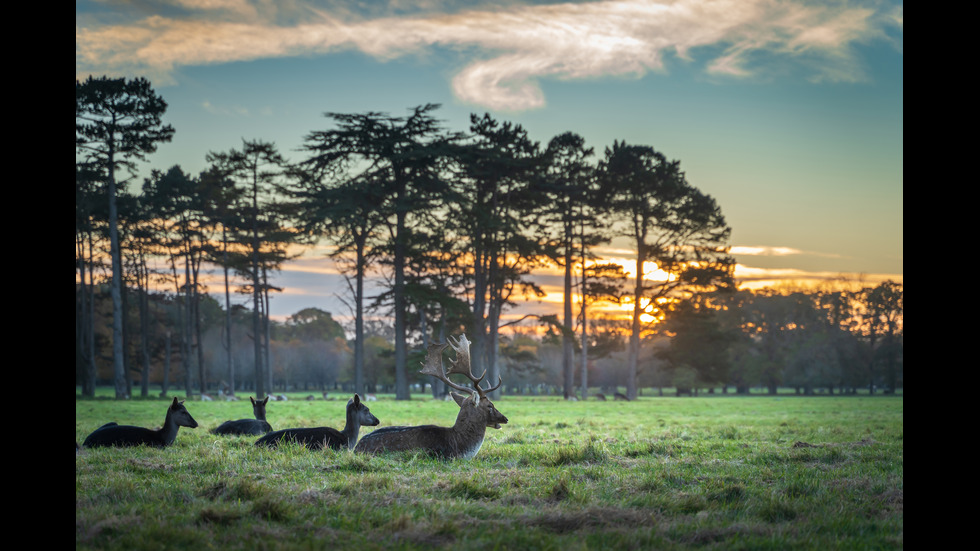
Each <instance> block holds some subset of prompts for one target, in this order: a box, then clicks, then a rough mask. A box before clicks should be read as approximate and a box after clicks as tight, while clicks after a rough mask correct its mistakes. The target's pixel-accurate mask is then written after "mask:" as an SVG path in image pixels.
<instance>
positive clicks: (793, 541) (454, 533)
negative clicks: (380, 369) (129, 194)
mask: <svg viewBox="0 0 980 551" xmlns="http://www.w3.org/2000/svg"><path fill="white" fill-rule="evenodd" d="M338 398H340V397H339V396H338ZM345 403H346V399H343V400H341V399H338V400H336V401H323V400H319V401H315V402H306V401H296V400H292V401H289V402H270V403H269V406H268V417H269V421H270V423H272V425H273V427H275V428H286V427H288V426H316V425H329V426H333V427H336V428H341V425H342V424H343V410H344V405H345ZM496 404H497V406H498V409H500V410H501V411H502V412H503V413H504V414H505V415H507V416H508V418H509V419H510V423H509V424H507V425H504V426H503V428H502V429H501V430H499V431H496V430H493V429H489V430H488V433H487V439H486V441H485V442H484V445H483V448H482V449H481V450H480V452H479V454H478V455H477V456H476V458H475V459H473V460H470V461H439V460H436V459H432V458H429V457H427V456H425V455H423V454H411V453H403V454H394V455H388V456H378V457H370V456H361V455H354V454H352V453H350V452H347V451H343V452H333V451H325V452H310V451H308V450H306V449H305V448H302V447H300V446H286V447H283V448H280V449H278V450H268V449H259V448H256V447H255V446H254V445H253V442H254V440H255V439H254V438H246V437H217V436H214V435H211V434H210V433H208V430H209V429H210V428H213V427H214V426H217V425H218V424H220V423H221V422H222V421H224V420H227V419H237V418H242V417H248V416H249V415H250V414H251V407H250V406H249V405H248V402H247V401H246V402H244V403H243V402H188V403H187V407H188V410H189V411H190V412H191V414H192V415H193V416H194V417H195V419H197V421H198V422H199V423H200V425H201V426H200V427H199V428H197V429H193V430H190V429H186V428H182V429H181V430H180V434H179V435H178V436H177V441H176V443H175V444H174V446H172V447H170V448H167V449H163V450H157V449H145V448H137V449H93V450H82V451H81V452H79V453H76V457H75V543H76V549H205V548H207V549H272V550H275V549H326V548H335V547H338V546H341V545H343V546H345V547H350V548H363V549H385V550H397V549H431V548H433V547H437V548H438V547H446V548H449V547H452V548H463V549H562V550H566V549H573V550H574V549H620V548H624V549H644V548H645V549H689V548H709V549H710V548H714V549H789V548H793V549H827V548H834V549H894V548H902V547H903V545H904V539H903V486H904V484H903V398H902V397H901V396H898V397H882V396H874V397H869V396H858V397H839V396H834V397H828V396H822V397H795V396H793V397H790V396H786V397H732V396H728V397H725V396H711V397H699V398H689V397H684V398H675V397H664V398H654V397H647V398H641V399H640V400H638V401H635V402H630V403H623V402H591V401H590V402H572V403H566V402H563V401H561V400H559V399H557V398H537V399H532V398H519V397H518V398H515V397H505V398H502V399H500V400H498V401H497V402H496ZM368 405H369V407H370V408H371V411H372V413H374V414H375V415H376V416H377V417H378V418H379V419H381V426H386V425H395V424H430V423H432V424H440V425H449V424H451V423H452V421H453V419H454V418H455V414H456V411H457V408H456V405H455V404H453V403H451V402H435V401H431V400H426V399H416V400H412V401H408V402H398V401H394V400H389V399H382V400H380V401H377V402H370V403H368ZM165 410H166V402H165V401H162V400H130V401H125V402H117V401H114V400H76V405H75V439H76V441H77V442H79V443H80V442H82V440H84V438H85V436H86V435H87V434H88V433H89V432H90V431H92V430H93V429H95V428H96V427H98V426H99V425H101V424H103V423H105V422H108V421H117V422H120V423H125V424H136V425H142V426H148V427H150V426H158V425H160V424H161V423H162V422H163V415H164V412H165ZM370 430H372V429H370V428H367V429H365V430H364V431H362V433H366V432H369V431H370Z"/></svg>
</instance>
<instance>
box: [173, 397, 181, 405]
mask: <svg viewBox="0 0 980 551" xmlns="http://www.w3.org/2000/svg"><path fill="white" fill-rule="evenodd" d="M171 405H172V406H179V405H180V404H179V403H178V402H177V397H176V396H174V403H173V404H171Z"/></svg>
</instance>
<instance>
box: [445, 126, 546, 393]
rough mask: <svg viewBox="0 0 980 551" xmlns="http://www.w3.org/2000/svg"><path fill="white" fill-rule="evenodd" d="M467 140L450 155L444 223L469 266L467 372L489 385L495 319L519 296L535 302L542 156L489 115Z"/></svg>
mask: <svg viewBox="0 0 980 551" xmlns="http://www.w3.org/2000/svg"><path fill="white" fill-rule="evenodd" d="M470 121H471V124H470V132H471V134H472V136H471V139H470V140H469V141H468V142H467V143H466V144H465V145H463V146H462V147H460V148H458V149H457V150H456V163H457V167H458V174H457V176H456V178H454V185H455V190H456V195H455V197H456V198H457V200H456V201H454V202H453V204H452V205H451V206H452V210H451V211H450V213H449V216H448V217H447V220H448V221H449V223H450V226H451V227H450V232H451V233H450V234H451V235H452V236H453V238H454V239H456V240H457V245H458V246H459V247H461V248H462V249H461V250H462V252H463V253H464V254H465V255H466V256H467V257H468V258H469V259H470V260H469V261H468V262H467V265H468V266H467V267H468V269H469V270H470V273H469V275H468V277H469V278H471V284H470V285H471V291H470V292H469V296H470V300H471V310H472V329H471V331H472V333H473V341H472V343H473V344H472V345H471V347H470V353H471V356H472V363H473V366H474V367H473V372H474V373H482V372H483V370H484V369H486V372H487V380H488V381H494V382H492V383H491V384H495V381H496V380H497V377H498V375H499V371H498V367H497V365H496V356H497V347H498V335H499V329H500V318H501V314H502V313H503V311H504V309H505V308H506V307H508V306H510V305H512V304H513V302H512V300H513V298H514V295H515V294H516V293H519V292H523V293H524V294H534V295H536V296H542V295H543V292H542V291H541V290H540V288H538V287H537V286H536V285H535V284H534V283H533V282H532V281H531V280H530V279H529V278H528V277H527V276H528V274H529V273H530V271H531V269H532V268H533V267H535V266H537V265H538V264H539V263H540V261H541V257H540V253H541V252H543V250H542V240H541V239H540V238H539V237H538V235H536V233H535V232H533V231H531V229H532V228H539V227H540V226H538V220H537V218H536V216H535V212H537V211H539V209H540V206H541V201H542V200H543V197H544V196H543V195H541V194H539V193H535V192H534V190H533V189H532V187H531V184H532V182H533V181H534V179H535V178H537V177H539V174H540V170H541V166H542V165H541V162H542V157H541V151H540V146H539V144H538V143H537V142H533V141H532V140H531V139H530V138H529V137H528V135H527V131H526V130H525V129H524V128H522V127H521V126H519V125H514V124H510V123H501V122H498V121H496V120H494V119H493V118H492V117H490V116H489V115H484V116H483V117H478V116H476V115H471V117H470Z"/></svg>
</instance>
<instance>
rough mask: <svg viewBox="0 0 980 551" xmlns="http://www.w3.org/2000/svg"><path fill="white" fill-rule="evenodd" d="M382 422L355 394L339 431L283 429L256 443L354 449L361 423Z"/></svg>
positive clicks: (376, 423)
mask: <svg viewBox="0 0 980 551" xmlns="http://www.w3.org/2000/svg"><path fill="white" fill-rule="evenodd" d="M380 423H381V421H379V420H378V418H377V417H375V416H374V415H373V414H371V410H370V409H368V407H367V406H365V405H364V404H363V403H362V402H361V397H360V396H358V395H357V394H355V395H354V397H353V398H351V399H350V400H348V401H347V422H346V424H345V425H344V430H342V431H339V430H337V429H334V428H330V427H308V428H296V429H282V430H277V431H273V432H270V433H268V434H266V435H265V436H263V437H262V438H259V439H258V440H256V441H255V445H256V446H269V447H270V448H276V447H278V446H279V445H280V444H283V443H286V442H296V443H299V444H303V445H304V446H306V447H307V448H308V449H311V450H322V449H325V448H331V449H335V450H340V449H343V448H347V449H348V450H352V449H354V444H356V443H357V435H358V433H360V430H361V425H364V426H368V427H375V426H378V425H379V424H380Z"/></svg>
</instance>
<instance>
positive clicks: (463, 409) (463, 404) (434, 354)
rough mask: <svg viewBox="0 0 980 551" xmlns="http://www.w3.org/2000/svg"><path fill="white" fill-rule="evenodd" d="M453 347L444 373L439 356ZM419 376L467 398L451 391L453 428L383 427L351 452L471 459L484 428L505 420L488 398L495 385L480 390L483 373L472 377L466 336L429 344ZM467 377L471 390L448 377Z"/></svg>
mask: <svg viewBox="0 0 980 551" xmlns="http://www.w3.org/2000/svg"><path fill="white" fill-rule="evenodd" d="M450 345H451V346H452V348H453V350H454V351H455V352H456V359H455V360H450V364H451V367H450V369H449V372H448V373H447V372H446V371H444V369H443V365H442V352H443V350H445V349H446V347H447V346H450ZM422 365H423V367H422V370H421V371H420V373H423V374H425V375H430V376H432V377H435V378H436V379H438V380H440V381H442V382H444V383H446V384H447V385H448V386H449V387H450V388H453V389H455V390H458V391H460V392H465V393H466V394H468V396H464V395H462V394H457V393H455V392H452V391H450V394H451V395H452V397H453V399H454V400H456V403H457V404H459V414H458V415H457V416H456V424H454V425H453V426H451V427H439V426H436V425H420V426H410V427H382V428H380V429H378V430H376V431H374V432H372V433H371V434H368V435H367V436H364V437H363V438H361V441H360V442H358V443H357V447H355V448H354V451H355V452H366V453H380V452H385V451H413V450H417V451H424V452H427V453H430V454H432V455H435V456H437V457H442V458H446V459H453V458H457V457H459V458H463V459H470V458H472V457H474V456H475V455H476V453H477V452H478V451H480V447H481V446H482V445H483V437H484V436H485V435H486V430H487V427H493V428H495V429H499V428H500V425H501V424H502V423H506V422H507V417H505V416H504V415H503V414H502V413H500V412H499V411H497V408H496V407H494V405H493V402H491V401H490V398H488V397H487V394H489V393H490V392H492V391H494V390H496V389H498V388H500V384H501V382H502V381H501V380H500V379H499V378H498V379H497V385H496V386H494V387H491V388H487V389H484V388H482V387H481V386H480V383H482V382H483V378H484V377H486V375H487V374H486V371H484V372H483V375H481V376H480V377H479V378H477V377H474V376H473V372H472V369H471V367H470V342H469V341H468V340H466V335H460V337H459V340H458V341H455V342H454V341H453V338H452V337H450V338H449V344H430V345H429V348H428V351H427V354H426V359H425V362H424V363H423V364H422ZM452 374H460V375H464V376H466V377H467V378H468V379H469V380H470V381H471V382H472V383H473V388H470V387H467V386H463V385H459V384H456V383H454V382H452V381H451V380H449V375H452Z"/></svg>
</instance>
